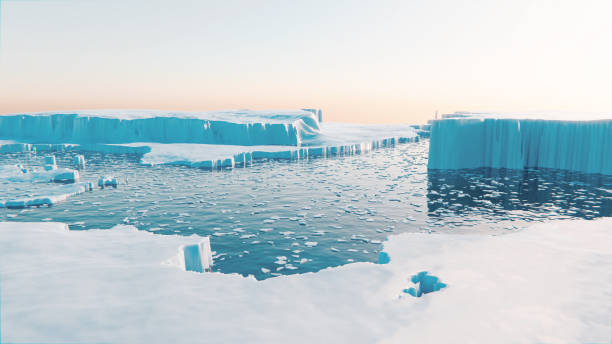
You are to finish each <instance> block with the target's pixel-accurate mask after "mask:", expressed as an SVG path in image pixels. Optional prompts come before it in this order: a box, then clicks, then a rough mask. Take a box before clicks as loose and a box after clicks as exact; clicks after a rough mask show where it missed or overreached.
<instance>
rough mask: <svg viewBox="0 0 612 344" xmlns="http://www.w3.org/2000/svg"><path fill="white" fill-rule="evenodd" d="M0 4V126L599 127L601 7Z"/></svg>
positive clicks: (604, 60) (606, 48)
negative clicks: (280, 120)
mask: <svg viewBox="0 0 612 344" xmlns="http://www.w3.org/2000/svg"><path fill="white" fill-rule="evenodd" d="M0 4H1V11H0V16H1V19H0V113H15V112H33V111H50V110H76V109H98V108H113V109H118V108H125V109H134V108H141V109H160V110H187V111H210V110H221V109H239V108H248V109H297V108H304V107H316V108H321V109H323V112H324V119H325V120H326V121H341V122H363V123H422V122H425V121H426V120H427V119H430V118H433V117H434V113H435V111H436V110H438V111H439V112H440V113H449V112H454V111H461V110H463V111H495V112H523V113H524V112H541V111H546V112H551V111H562V112H598V113H612V97H610V96H609V84H610V80H612V64H611V63H610V61H612V44H610V43H609V39H610V37H612V1H603V0H602V1H598V0H593V1H584V2H574V1H540V0H537V1H528V0H518V1H513V2H506V1H499V2H498V1H451V0H439V1H436V0H434V1H333V2H332V1H300V2H298V1H295V2H284V1H187V0H186V1H180V2H172V1H161V0H148V1H144V0H143V1H140V0H111V1H96V0H0Z"/></svg>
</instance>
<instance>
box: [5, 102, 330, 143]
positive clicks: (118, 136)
mask: <svg viewBox="0 0 612 344" xmlns="http://www.w3.org/2000/svg"><path fill="white" fill-rule="evenodd" d="M318 132H319V121H318V118H317V114H316V113H313V112H311V111H303V110H302V111H279V112H263V111H247V110H244V111H234V112H215V113H168V112H159V111H143V112H134V111H131V112H130V111H97V112H84V111H81V112H75V113H38V114H14V115H0V139H4V140H17V141H22V142H28V143H80V144H94V143H110V144H117V143H130V142H160V143H208V144H228V145H230V144H231V145H245V146H249V145H290V146H298V145H300V143H301V142H302V140H303V139H305V138H308V137H311V136H314V135H317V134H318Z"/></svg>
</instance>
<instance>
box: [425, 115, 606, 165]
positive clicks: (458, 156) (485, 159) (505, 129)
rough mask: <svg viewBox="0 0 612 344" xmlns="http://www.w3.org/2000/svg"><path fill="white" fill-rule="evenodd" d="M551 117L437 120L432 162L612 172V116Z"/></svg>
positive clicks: (452, 118) (451, 116)
mask: <svg viewBox="0 0 612 344" xmlns="http://www.w3.org/2000/svg"><path fill="white" fill-rule="evenodd" d="M551 118H554V117H551V116H537V115H529V116H528V115H504V116H501V115H490V114H469V113H458V114H453V115H450V116H446V118H445V119H442V120H437V121H434V122H433V125H432V132H431V141H430V146H429V162H428V167H429V168H430V169H462V168H478V167H491V168H510V169H525V168H553V169H562V170H571V171H579V172H584V173H601V174H612V115H611V116H608V117H605V116H603V117H602V116H600V117H598V119H593V120H586V119H585V118H584V117H582V118H581V117H576V119H575V120H555V119H551ZM605 118H607V119H605Z"/></svg>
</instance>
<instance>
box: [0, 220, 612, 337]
mask: <svg viewBox="0 0 612 344" xmlns="http://www.w3.org/2000/svg"><path fill="white" fill-rule="evenodd" d="M610 228H612V219H601V220H597V221H585V220H567V221H562V222H550V223H546V224H539V225H534V226H532V227H530V228H529V229H527V230H524V231H521V232H517V233H512V234H507V235H502V236H485V235H480V236H475V235H452V234H424V233H409V234H401V235H398V236H392V237H390V238H389V241H387V242H385V243H384V248H385V251H386V252H388V253H389V255H390V257H391V262H390V263H389V264H386V265H378V264H372V263H354V264H349V265H345V266H342V267H338V268H330V269H326V270H323V271H320V272H317V273H308V274H300V275H290V276H281V277H276V278H271V279H267V280H264V281H260V282H258V281H256V280H255V279H253V278H243V277H240V276H238V275H225V274H220V273H203V274H202V273H195V272H186V271H184V270H183V269H180V268H179V267H178V266H175V265H173V263H172V262H173V261H174V260H175V259H174V258H175V257H176V255H177V249H178V248H179V247H181V246H182V245H185V244H194V243H197V242H199V241H200V240H201V238H200V237H196V236H191V237H184V236H165V235H155V234H152V233H148V232H144V231H137V230H136V229H134V228H133V227H124V226H122V227H115V228H114V229H111V230H88V231H68V230H67V226H66V225H64V224H59V223H15V222H4V223H0V248H1V249H0V288H1V292H2V319H1V320H2V334H1V335H2V338H1V339H0V341H2V342H45V343H51V342H107V343H193V342H210V343H247V342H248V343H278V342H285V343H339V342H342V343H375V342H379V343H411V342H415V343H451V342H453V343H536V342H541V343H587V342H588V343H604V342H610V340H611V338H610V334H611V323H612V314H611V313H612V288H611V286H612V249H611V247H612V231H611V230H610ZM420 271H428V272H429V273H430V274H431V275H435V276H437V277H439V278H440V279H441V281H442V282H444V283H446V284H447V287H446V288H444V289H442V290H440V291H437V292H433V293H429V294H425V295H424V296H423V297H421V298H415V297H412V296H409V295H408V294H405V293H403V292H402V290H403V289H405V288H409V287H411V286H413V285H412V283H411V282H410V280H409V279H410V276H412V275H414V274H416V273H418V272H420Z"/></svg>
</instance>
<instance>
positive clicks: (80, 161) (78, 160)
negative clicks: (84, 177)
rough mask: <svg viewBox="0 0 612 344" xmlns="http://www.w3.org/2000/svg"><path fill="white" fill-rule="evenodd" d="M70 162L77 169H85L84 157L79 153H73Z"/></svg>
mask: <svg viewBox="0 0 612 344" xmlns="http://www.w3.org/2000/svg"><path fill="white" fill-rule="evenodd" d="M72 164H73V166H74V168H75V169H77V170H82V169H85V157H84V156H83V155H81V154H78V155H75V156H74V158H73V162H72Z"/></svg>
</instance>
